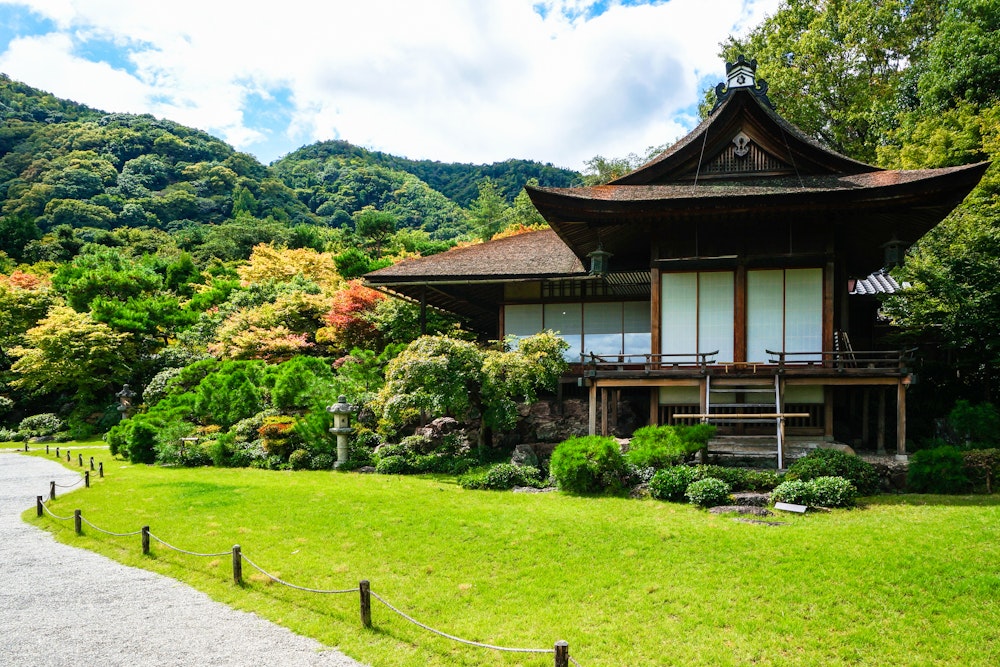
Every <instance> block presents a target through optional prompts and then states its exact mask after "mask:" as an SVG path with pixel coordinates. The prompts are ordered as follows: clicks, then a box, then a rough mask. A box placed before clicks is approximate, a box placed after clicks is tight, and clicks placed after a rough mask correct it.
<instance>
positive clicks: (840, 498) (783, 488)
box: [771, 476, 858, 507]
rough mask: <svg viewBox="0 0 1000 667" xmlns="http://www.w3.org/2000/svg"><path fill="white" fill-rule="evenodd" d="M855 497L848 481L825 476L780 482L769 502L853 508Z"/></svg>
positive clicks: (854, 492) (853, 488)
mask: <svg viewBox="0 0 1000 667" xmlns="http://www.w3.org/2000/svg"><path fill="white" fill-rule="evenodd" d="M857 496H858V491H857V489H856V488H855V487H854V484H853V483H851V481H850V480H847V479H844V478H843V477H832V476H827V477H817V478H815V479H810V480H801V479H790V480H788V481H785V482H782V483H781V484H779V485H778V486H777V487H775V489H774V491H772V492H771V502H774V503H793V504H795V505H809V506H813V507H853V506H854V501H855V499H856V498H857Z"/></svg>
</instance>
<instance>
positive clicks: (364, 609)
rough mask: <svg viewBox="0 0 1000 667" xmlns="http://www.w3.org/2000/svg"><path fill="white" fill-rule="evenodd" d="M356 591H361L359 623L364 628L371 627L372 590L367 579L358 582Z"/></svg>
mask: <svg viewBox="0 0 1000 667" xmlns="http://www.w3.org/2000/svg"><path fill="white" fill-rule="evenodd" d="M358 592H360V593H361V625H363V626H364V627H366V628H370V627H372V591H371V584H369V583H368V580H367V579H363V580H362V581H361V582H359V583H358Z"/></svg>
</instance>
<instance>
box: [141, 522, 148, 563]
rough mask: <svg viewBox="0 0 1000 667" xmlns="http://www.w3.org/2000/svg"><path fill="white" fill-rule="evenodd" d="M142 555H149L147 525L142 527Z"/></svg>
mask: <svg viewBox="0 0 1000 667" xmlns="http://www.w3.org/2000/svg"><path fill="white" fill-rule="evenodd" d="M142 555H143V556H148V555H149V526H143V527H142Z"/></svg>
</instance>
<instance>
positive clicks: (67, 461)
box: [66, 449, 70, 463]
mask: <svg viewBox="0 0 1000 667" xmlns="http://www.w3.org/2000/svg"><path fill="white" fill-rule="evenodd" d="M69 456H70V454H69V450H68V449H67V450H66V463H69Z"/></svg>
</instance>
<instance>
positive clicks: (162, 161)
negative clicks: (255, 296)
mask: <svg viewBox="0 0 1000 667" xmlns="http://www.w3.org/2000/svg"><path fill="white" fill-rule="evenodd" d="M486 177H490V178H492V179H493V180H494V181H495V182H496V183H497V184H498V185H499V186H500V188H501V189H502V191H503V192H504V194H505V195H506V197H507V199H508V201H513V199H514V197H515V196H516V195H517V194H518V193H519V192H521V190H522V188H523V186H524V184H525V182H526V181H528V180H529V179H531V178H536V179H538V181H539V183H540V184H541V185H545V186H568V185H572V184H575V183H578V182H579V180H580V175H579V174H577V173H576V172H572V171H568V170H565V169H557V168H555V167H553V166H552V165H548V164H540V163H537V162H530V161H526V160H508V161H506V162H500V163H496V164H492V165H472V164H447V163H442V162H435V161H431V160H419V161H416V160H407V159H405V158H400V157H396V156H393V155H389V154H386V153H380V152H373V151H368V150H365V149H363V148H360V147H357V146H353V145H351V144H349V143H347V142H344V141H329V142H322V143H317V144H314V145H312V146H306V147H304V148H302V149H300V150H298V151H295V152H294V153H291V154H290V155H288V156H286V157H284V158H282V159H281V160H279V161H277V162H276V163H274V164H273V165H272V166H270V167H268V166H265V165H263V164H261V163H260V162H259V161H258V160H257V159H256V158H255V157H253V156H252V155H249V154H246V153H240V152H237V151H236V150H234V149H233V148H232V147H231V146H229V145H228V144H226V143H225V142H224V141H222V140H220V139H219V138H217V137H214V136H212V135H210V134H208V133H206V132H203V131H201V130H196V129H193V128H190V127H186V126H184V125H181V124H179V123H175V122H173V121H169V120H161V119H158V118H154V117H153V116H150V115H134V114H112V113H106V112H103V111H100V110H98V109H92V108H90V107H88V106H85V105H82V104H77V103H74V102H69V101H66V100H61V99H59V98H57V97H55V96H53V95H51V94H49V93H46V92H43V91H40V90H37V89H35V88H32V87H31V86H28V85H25V84H23V83H19V82H17V81H13V80H11V79H10V78H8V77H6V76H3V75H0V251H2V252H4V253H6V254H7V255H9V256H10V257H11V258H13V259H15V260H17V261H28V262H36V261H40V260H51V261H57V262H58V261H65V260H68V259H70V258H72V257H73V256H74V254H75V253H76V252H78V251H79V249H80V248H81V247H82V246H83V245H84V244H86V243H98V244H103V245H114V244H116V243H121V242H122V241H121V238H122V234H120V233H119V230H121V229H122V228H126V229H127V228H141V229H144V230H146V231H145V232H143V234H145V235H146V236H145V237H143V238H146V239H147V240H146V241H142V242H141V243H140V242H139V241H136V240H135V239H137V238H139V237H136V236H135V235H133V236H132V237H130V238H132V241H129V243H135V244H138V245H143V244H145V246H146V247H157V246H160V247H162V246H163V241H162V238H161V239H160V240H154V239H155V238H156V234H159V235H161V237H162V236H163V235H168V236H169V237H170V238H171V239H173V243H175V244H176V246H177V247H178V248H179V249H181V250H184V251H188V252H190V253H191V254H192V255H193V256H194V258H195V259H196V260H197V261H200V262H203V263H204V262H208V261H210V260H212V259H220V260H223V261H229V260H234V259H243V258H246V257H247V256H248V255H249V252H250V249H251V248H252V247H253V245H254V244H255V243H261V242H274V243H277V244H279V245H294V244H296V243H307V244H310V245H311V247H317V248H322V247H324V245H325V244H326V243H327V242H329V241H330V240H331V239H339V240H338V241H337V242H338V243H341V244H342V243H345V242H346V243H350V242H351V241H350V240H349V235H350V234H351V233H352V230H353V226H354V218H355V215H356V214H357V213H358V212H360V211H361V210H362V209H364V208H365V207H373V208H375V209H378V210H379V211H382V212H386V213H391V214H392V215H393V216H394V220H395V226H396V228H397V229H399V230H406V229H414V230H420V231H422V232H426V234H427V238H429V239H430V240H431V241H432V242H434V243H440V242H450V241H453V240H454V239H456V238H458V237H461V236H463V235H466V234H468V233H469V232H470V231H471V230H470V223H469V215H468V213H467V211H466V209H467V208H468V205H469V203H470V202H471V201H473V200H474V199H475V198H476V197H477V195H478V184H479V182H480V181H481V180H482V179H484V178H486ZM308 228H311V230H310V229H308ZM112 233H113V234H112ZM338 234H339V236H338ZM345 234H346V235H348V236H345ZM434 247H438V246H434ZM2 259H3V258H2V256H0V260H2Z"/></svg>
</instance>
